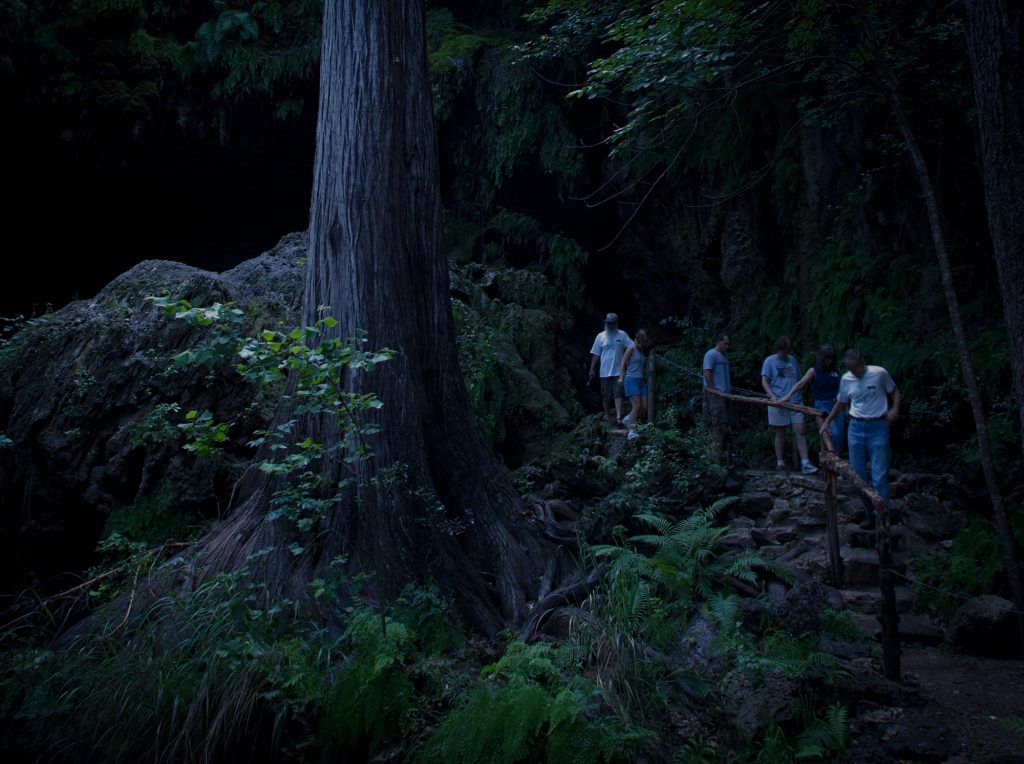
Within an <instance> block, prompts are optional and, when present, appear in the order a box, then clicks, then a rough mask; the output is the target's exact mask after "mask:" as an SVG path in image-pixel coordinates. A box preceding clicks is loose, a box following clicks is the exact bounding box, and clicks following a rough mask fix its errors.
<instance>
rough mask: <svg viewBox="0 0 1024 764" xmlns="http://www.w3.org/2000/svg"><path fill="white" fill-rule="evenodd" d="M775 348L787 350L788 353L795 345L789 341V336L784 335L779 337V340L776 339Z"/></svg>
mask: <svg viewBox="0 0 1024 764" xmlns="http://www.w3.org/2000/svg"><path fill="white" fill-rule="evenodd" d="M775 349H776V350H785V351H786V352H787V353H788V352H789V351H790V350H792V349H793V346H792V345H791V344H790V342H789V337H785V336H783V337H779V338H778V339H777V340H775Z"/></svg>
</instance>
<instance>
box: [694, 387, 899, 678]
mask: <svg viewBox="0 0 1024 764" xmlns="http://www.w3.org/2000/svg"><path fill="white" fill-rule="evenodd" d="M704 392H705V393H709V394H711V395H715V396H718V397H719V398H724V399H726V400H730V401H737V402H739V403H751V404H754V405H757V406H766V407H768V406H771V407H773V408H780V409H785V410H787V411H796V412H798V413H800V414H805V415H808V416H811V417H814V418H815V420H816V421H818V422H819V425H818V426H819V429H820V427H821V424H823V423H824V421H825V416H826V414H825V412H823V411H820V410H818V409H813V408H810V407H808V406H801V405H799V404H795V403H782V402H780V401H773V400H770V399H769V398H756V397H753V396H749V395H735V394H733V393H724V392H722V391H721V390H714V389H712V388H707V387H706V388H704ZM820 435H821V453H820V455H819V464H820V465H821V467H822V471H823V472H824V477H825V518H826V535H827V538H828V553H829V566H830V573H831V579H832V584H833V586H836V587H840V586H842V580H843V561H842V556H841V554H840V550H839V487H838V482H837V478H838V476H839V475H842V476H843V477H844V478H846V479H847V480H849V481H850V483H851V484H852V485H853V487H854V488H855V489H856V490H857V492H858V493H859V494H860V495H861V496H863V497H865V498H866V499H867V500H868V501H869V502H871V506H872V507H873V508H874V510H875V513H876V515H877V518H878V541H877V544H876V551H877V553H878V586H879V590H880V591H881V594H882V600H881V604H880V606H879V613H878V622H879V624H880V625H881V627H882V658H883V663H884V665H885V675H886V677H887V678H889V679H893V680H899V678H900V642H899V613H898V611H897V610H896V585H895V580H894V578H893V570H892V569H893V560H892V532H891V525H890V518H889V507H888V502H886V500H885V499H883V498H882V497H881V496H880V495H879V494H878V492H877V491H875V490H874V488H872V487H871V486H870V485H868V484H867V482H866V481H865V480H864V479H863V478H862V477H861V476H860V475H858V474H857V473H856V472H855V471H854V469H853V466H852V465H851V464H850V463H849V462H847V461H845V460H843V459H841V458H839V455H838V454H837V453H836V449H835V444H834V443H833V442H832V437H831V435H829V433H828V431H827V430H826V431H824V432H821V433H820Z"/></svg>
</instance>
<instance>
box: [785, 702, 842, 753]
mask: <svg viewBox="0 0 1024 764" xmlns="http://www.w3.org/2000/svg"><path fill="white" fill-rule="evenodd" d="M848 738H849V726H848V723H847V713H846V709H845V708H844V707H843V706H840V705H834V706H829V707H828V708H827V709H825V712H824V713H823V714H822V715H821V716H819V717H816V718H814V719H812V720H811V722H810V724H808V725H807V727H805V728H804V730H803V732H801V733H800V736H799V738H797V741H796V759H797V760H798V761H799V760H803V759H812V760H820V759H826V760H831V761H836V760H839V759H841V758H842V757H843V756H845V755H846V744H847V739H848Z"/></svg>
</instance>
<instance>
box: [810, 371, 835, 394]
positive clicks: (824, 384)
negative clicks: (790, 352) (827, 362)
mask: <svg viewBox="0 0 1024 764" xmlns="http://www.w3.org/2000/svg"><path fill="white" fill-rule="evenodd" d="M840 376H841V375H840V374H839V369H832V370H831V371H829V370H827V369H823V368H821V367H820V366H815V367H814V378H813V379H812V380H811V397H812V398H814V400H816V401H834V400H835V399H836V397H837V396H838V395H839V377H840Z"/></svg>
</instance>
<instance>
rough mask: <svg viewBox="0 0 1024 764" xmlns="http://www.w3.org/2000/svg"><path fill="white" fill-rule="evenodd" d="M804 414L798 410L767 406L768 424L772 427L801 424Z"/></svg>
mask: <svg viewBox="0 0 1024 764" xmlns="http://www.w3.org/2000/svg"><path fill="white" fill-rule="evenodd" d="M803 421H804V415H803V414H801V413H800V412H799V411H790V410H789V409H779V408H775V407H774V406H769V407H768V424H770V425H771V426H772V427H789V426H790V425H791V424H803Z"/></svg>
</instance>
